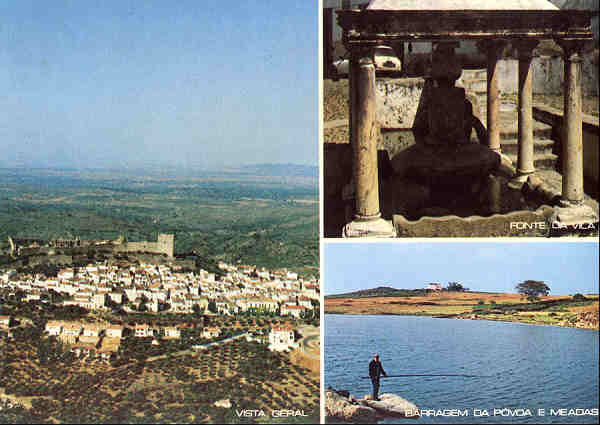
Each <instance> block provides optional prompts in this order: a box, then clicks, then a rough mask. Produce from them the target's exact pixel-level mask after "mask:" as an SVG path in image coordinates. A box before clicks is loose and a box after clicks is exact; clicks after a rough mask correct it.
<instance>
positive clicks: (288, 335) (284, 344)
mask: <svg viewBox="0 0 600 425" xmlns="http://www.w3.org/2000/svg"><path fill="white" fill-rule="evenodd" d="M296 347H297V344H296V343H295V338H294V330H293V329H292V328H287V327H285V328H273V329H271V332H269V350H271V351H285V350H289V349H290V348H296Z"/></svg>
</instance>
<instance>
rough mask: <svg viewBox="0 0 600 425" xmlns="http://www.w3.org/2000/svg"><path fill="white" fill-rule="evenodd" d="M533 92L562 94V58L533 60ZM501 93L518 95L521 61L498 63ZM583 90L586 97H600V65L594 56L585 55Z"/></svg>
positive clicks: (553, 57) (513, 60)
mask: <svg viewBox="0 0 600 425" xmlns="http://www.w3.org/2000/svg"><path fill="white" fill-rule="evenodd" d="M532 66H533V92H534V93H535V94H562V87H563V81H564V62H563V59H562V57H560V56H539V57H535V58H533V62H532ZM498 72H499V77H500V84H499V85H500V91H501V92H502V93H506V94H517V92H518V85H519V61H518V60H516V59H503V60H501V61H499V63H498ZM581 72H582V76H583V78H582V90H583V95H584V96H598V63H597V59H594V58H593V57H592V55H585V56H584V60H583V64H582V71H581Z"/></svg>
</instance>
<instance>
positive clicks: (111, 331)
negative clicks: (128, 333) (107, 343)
mask: <svg viewBox="0 0 600 425" xmlns="http://www.w3.org/2000/svg"><path fill="white" fill-rule="evenodd" d="M105 333H106V336H107V337H108V338H123V326H121V325H108V326H107V327H106V330H105Z"/></svg>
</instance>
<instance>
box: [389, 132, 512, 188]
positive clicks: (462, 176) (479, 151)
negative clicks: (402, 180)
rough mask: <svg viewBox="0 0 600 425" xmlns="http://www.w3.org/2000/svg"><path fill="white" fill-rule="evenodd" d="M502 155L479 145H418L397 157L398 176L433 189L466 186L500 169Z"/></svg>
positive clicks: (394, 167) (395, 160)
mask: <svg viewBox="0 0 600 425" xmlns="http://www.w3.org/2000/svg"><path fill="white" fill-rule="evenodd" d="M500 162H501V158H500V155H498V154H497V153H495V152H493V151H492V150H490V149H489V148H488V147H487V146H483V145H480V144H478V143H465V144H457V145H426V144H416V145H414V146H411V147H410V148H408V149H406V150H404V151H403V152H401V153H399V154H398V155H396V157H395V158H394V159H393V160H392V168H393V169H394V172H395V174H396V175H399V176H408V177H411V178H413V179H415V180H417V181H419V182H421V183H423V184H427V185H432V186H434V185H435V186H440V185H441V186H450V185H454V186H462V185H464V183H465V182H469V181H472V180H473V179H480V178H485V177H487V176H488V175H489V174H491V173H492V172H494V171H495V170H497V169H498V167H499V166H500Z"/></svg>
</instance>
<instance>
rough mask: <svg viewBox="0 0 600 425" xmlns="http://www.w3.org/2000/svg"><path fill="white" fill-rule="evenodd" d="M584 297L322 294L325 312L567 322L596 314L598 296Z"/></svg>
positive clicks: (445, 293) (572, 322)
mask: <svg viewBox="0 0 600 425" xmlns="http://www.w3.org/2000/svg"><path fill="white" fill-rule="evenodd" d="M586 299H587V300H585V301H574V300H573V297H566V296H565V297H558V296H547V297H542V298H540V300H539V302H536V303H530V302H527V300H525V299H522V297H521V296H520V295H519V294H499V293H485V292H446V291H442V292H438V293H436V292H431V293H429V294H428V295H424V296H408V297H364V298H327V297H326V298H325V313H328V314H398V315H422V316H442V317H456V318H469V319H485V320H503V321H518V322H524V323H540V324H552V325H561V326H570V325H574V324H575V323H576V322H577V321H578V320H579V318H578V315H580V314H581V313H594V314H595V315H596V317H597V314H598V310H599V303H598V296H597V295H587V296H586ZM597 326H598V324H597V319H596V325H595V327H596V328H597ZM586 327H587V326H586ZM592 327H593V326H592Z"/></svg>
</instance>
